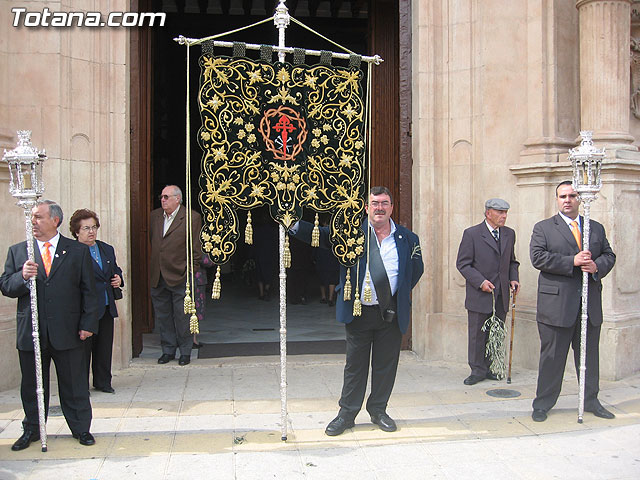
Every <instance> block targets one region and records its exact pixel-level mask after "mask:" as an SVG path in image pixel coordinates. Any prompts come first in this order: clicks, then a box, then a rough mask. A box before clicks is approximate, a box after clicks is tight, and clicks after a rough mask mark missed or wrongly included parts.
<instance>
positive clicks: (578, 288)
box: [529, 181, 616, 422]
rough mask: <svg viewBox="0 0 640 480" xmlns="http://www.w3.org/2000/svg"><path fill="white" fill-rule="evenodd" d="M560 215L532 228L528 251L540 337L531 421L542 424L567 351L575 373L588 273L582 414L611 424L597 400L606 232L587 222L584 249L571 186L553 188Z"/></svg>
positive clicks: (611, 257)
mask: <svg viewBox="0 0 640 480" xmlns="http://www.w3.org/2000/svg"><path fill="white" fill-rule="evenodd" d="M556 200H557V202H558V210H559V213H558V214H557V215H554V216H553V217H551V218H548V219H546V220H543V221H541V222H538V223H537V224H536V225H535V226H534V227H533V234H532V235H531V244H530V246H529V249H530V255H531V263H532V264H533V266H534V267H535V268H536V269H537V270H540V275H539V277H538V308H537V314H536V320H537V322H538V333H539V334H540V365H539V369H538V387H537V390H536V398H535V399H534V401H533V413H532V415H531V417H532V418H533V420H534V421H536V422H544V421H545V420H546V419H547V412H548V411H549V410H550V409H551V408H552V407H553V406H554V405H555V404H556V401H557V400H558V396H559V395H560V390H561V388H562V377H563V375H564V369H565V365H566V363H567V354H568V353H569V345H571V346H572V347H573V354H574V361H575V366H576V371H579V364H580V317H581V305H582V298H581V292H582V272H587V273H589V304H588V319H589V320H588V324H587V352H586V353H587V355H586V357H587V365H586V366H587V371H586V382H585V401H584V409H585V411H587V412H591V413H593V414H594V415H595V416H597V417H601V418H607V419H611V418H614V415H613V413H611V412H610V411H608V410H607V409H605V408H604V407H603V406H602V405H601V404H600V402H599V400H598V391H599V388H600V387H599V364H598V359H599V352H598V344H599V342H600V326H601V325H602V298H601V292H602V283H601V280H602V278H603V277H604V276H605V275H607V274H608V273H609V272H610V271H611V269H612V268H613V265H614V264H615V261H616V256H615V254H614V253H613V250H611V247H610V246H609V242H608V241H607V236H606V234H605V231H604V227H603V226H602V225H601V224H599V223H598V222H595V221H593V220H591V221H590V223H589V225H590V231H591V238H590V240H589V245H585V246H584V248H583V246H582V231H583V221H584V220H583V218H582V217H580V216H579V215H578V208H579V206H580V197H579V196H578V193H577V192H576V191H575V190H574V189H573V187H572V185H571V182H569V181H566V182H562V183H560V184H559V185H558V187H557V188H556Z"/></svg>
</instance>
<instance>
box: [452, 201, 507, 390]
mask: <svg viewBox="0 0 640 480" xmlns="http://www.w3.org/2000/svg"><path fill="white" fill-rule="evenodd" d="M508 210H509V204H508V203H507V202H506V201H504V200H502V199H500V198H491V199H489V200H487V201H486V202H485V204H484V217H485V218H484V221H483V222H482V223H480V224H478V225H475V226H473V227H470V228H467V229H466V230H465V231H464V233H463V234H462V241H461V242H460V247H459V248H458V260H457V261H456V267H457V269H458V270H459V271H460V273H461V274H462V276H463V277H464V278H465V279H466V281H467V295H466V299H465V302H464V306H465V308H466V309H467V315H468V332H469V339H468V350H467V356H468V361H469V367H471V375H469V376H468V377H467V378H465V379H464V384H465V385H475V384H476V383H478V382H481V381H482V380H484V379H485V378H488V379H490V380H497V379H498V377H497V376H496V374H495V373H494V372H491V370H490V369H489V364H490V363H491V359H489V358H488V357H487V356H486V353H485V352H486V346H487V340H488V337H489V332H488V331H485V332H483V331H482V326H483V325H484V322H485V321H486V320H487V318H489V317H491V315H492V314H493V301H494V299H495V310H496V315H497V316H498V318H500V319H501V320H503V321H504V319H505V315H506V312H507V311H508V310H509V289H513V290H514V291H515V293H518V291H519V290H520V283H519V282H518V267H519V266H520V263H519V262H518V261H517V260H516V255H515V243H516V233H515V232H514V231H513V230H512V229H510V228H509V227H505V226H504V224H505V222H506V221H507V211H508Z"/></svg>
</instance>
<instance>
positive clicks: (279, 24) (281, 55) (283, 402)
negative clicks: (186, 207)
mask: <svg viewBox="0 0 640 480" xmlns="http://www.w3.org/2000/svg"><path fill="white" fill-rule="evenodd" d="M284 1H285V0H280V3H279V4H278V6H277V7H276V13H275V15H274V16H273V23H274V25H275V27H276V28H277V29H278V46H279V47H280V48H281V49H282V48H284V46H285V42H284V35H285V31H286V29H287V27H288V26H289V21H290V17H289V10H288V9H287V7H286V5H285V4H284ZM284 60H285V52H284V50H278V61H280V62H284ZM278 230H279V234H280V235H279V249H280V421H281V424H282V425H281V432H282V441H283V442H286V441H287V271H286V269H285V261H284V251H285V236H286V235H287V232H286V231H285V229H284V227H283V226H282V225H279V228H278Z"/></svg>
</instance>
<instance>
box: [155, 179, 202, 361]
mask: <svg viewBox="0 0 640 480" xmlns="http://www.w3.org/2000/svg"><path fill="white" fill-rule="evenodd" d="M160 203H161V204H162V207H161V208H157V209H155V210H154V211H152V212H151V219H150V222H149V238H150V240H151V268H150V270H151V302H152V304H153V310H154V315H155V320H156V324H157V326H158V330H159V331H160V346H161V347H162V355H161V356H160V358H158V363H160V364H164V363H169V362H170V361H171V360H173V359H174V358H175V356H176V350H180V359H179V360H178V364H179V365H188V364H189V362H191V349H192V347H193V336H192V335H191V332H190V329H189V317H190V316H189V315H188V314H186V313H184V294H185V287H186V281H187V243H186V231H187V230H186V229H187V212H186V209H185V208H184V207H183V206H182V205H181V203H182V191H181V190H180V188H178V187H177V186H176V185H167V186H166V187H164V189H163V190H162V193H161V194H160ZM191 218H192V221H191V228H192V236H193V265H194V268H196V269H197V268H198V266H199V265H200V259H201V257H202V254H201V250H200V241H199V238H200V236H199V235H200V228H201V227H202V217H200V214H199V213H197V212H193V211H192V212H191ZM192 288H194V289H195V285H194V286H192Z"/></svg>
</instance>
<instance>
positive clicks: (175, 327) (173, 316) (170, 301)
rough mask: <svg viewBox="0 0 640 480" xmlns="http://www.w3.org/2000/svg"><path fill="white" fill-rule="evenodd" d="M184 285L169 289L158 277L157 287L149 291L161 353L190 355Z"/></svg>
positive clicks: (190, 338)
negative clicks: (158, 333)
mask: <svg viewBox="0 0 640 480" xmlns="http://www.w3.org/2000/svg"><path fill="white" fill-rule="evenodd" d="M184 289H185V284H181V285H177V286H175V287H170V286H169V285H167V282H165V281H164V278H162V276H160V281H159V282H158V286H157V287H155V288H152V289H151V303H152V304H153V312H154V316H155V319H156V326H157V327H158V330H159V331H160V346H161V347H162V353H166V354H167V355H175V354H176V350H177V349H179V350H180V355H191V348H192V347H193V335H191V331H190V329H189V315H187V314H185V313H184Z"/></svg>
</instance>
